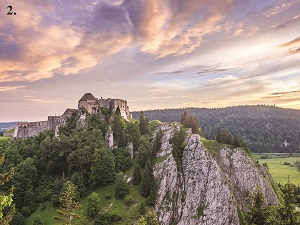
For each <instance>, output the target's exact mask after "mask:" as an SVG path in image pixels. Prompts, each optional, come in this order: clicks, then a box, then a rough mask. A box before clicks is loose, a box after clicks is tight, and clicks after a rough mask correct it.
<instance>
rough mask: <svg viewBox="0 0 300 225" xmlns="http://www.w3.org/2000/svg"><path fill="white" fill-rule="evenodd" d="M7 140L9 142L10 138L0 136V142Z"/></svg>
mask: <svg viewBox="0 0 300 225" xmlns="http://www.w3.org/2000/svg"><path fill="white" fill-rule="evenodd" d="M9 140H10V137H3V136H0V142H4V141H9Z"/></svg>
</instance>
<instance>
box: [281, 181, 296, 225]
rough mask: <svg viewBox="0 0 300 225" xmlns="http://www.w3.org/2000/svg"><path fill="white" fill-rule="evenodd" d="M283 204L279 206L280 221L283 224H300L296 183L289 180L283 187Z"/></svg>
mask: <svg viewBox="0 0 300 225" xmlns="http://www.w3.org/2000/svg"><path fill="white" fill-rule="evenodd" d="M283 193H284V195H283V198H284V201H283V204H282V205H279V207H278V215H279V222H280V224H281V225H299V224H300V212H299V210H298V209H296V203H297V200H296V197H295V185H294V184H292V183H291V181H290V178H289V177H288V182H287V183H286V184H285V185H284V187H283Z"/></svg>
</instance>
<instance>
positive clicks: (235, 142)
mask: <svg viewBox="0 0 300 225" xmlns="http://www.w3.org/2000/svg"><path fill="white" fill-rule="evenodd" d="M232 145H233V146H234V147H236V148H237V147H241V143H240V139H239V137H238V136H237V135H234V137H233V139H232Z"/></svg>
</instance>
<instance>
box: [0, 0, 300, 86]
mask: <svg viewBox="0 0 300 225" xmlns="http://www.w3.org/2000/svg"><path fill="white" fill-rule="evenodd" d="M6 3H8V4H9V1H8V0H4V4H6ZM246 3H247V4H246ZM243 4H246V6H247V7H248V6H249V8H251V4H250V3H248V2H243ZM243 4H241V3H237V2H235V1H232V0H210V1H208V0H205V1H199V0H185V1H182V0H166V1H161V0H136V1H131V0H123V1H121V0H119V1H112V0H110V1H104V0H101V1H93V0H87V1H82V0H74V1H71V0H66V1H50V0H45V1H38V0H28V1H26V3H25V2H22V1H18V2H14V5H13V6H14V8H15V9H16V11H17V16H14V17H9V16H7V17H5V18H4V19H3V20H1V21H0V65H1V66H0V82H10V81H37V80H39V79H43V78H51V77H53V76H55V75H70V74H77V73H85V72H89V71H91V70H94V69H95V68H97V66H99V65H100V64H102V63H103V62H105V61H106V60H109V59H110V57H113V56H115V55H116V54H118V53H120V54H121V52H122V51H126V50H128V49H133V50H132V51H133V52H134V54H135V56H136V57H137V60H140V59H139V56H141V57H148V56H149V58H150V59H151V60H152V59H153V60H157V59H158V58H162V57H166V56H184V55H188V54H190V53H193V52H196V51H197V50H198V49H199V47H202V46H203V45H206V46H208V47H212V48H214V46H213V45H212V44H207V43H209V42H210V38H212V39H213V38H214V37H215V36H214V35H217V34H219V33H220V32H221V31H222V32H223V33H224V32H225V34H222V35H224V37H226V38H238V37H240V36H244V37H245V36H246V37H249V36H253V35H254V34H257V33H259V32H260V31H261V30H262V27H260V26H259V24H256V22H257V20H258V19H257V20H255V19H253V18H256V17H255V16H256V15H253V14H251V12H249V11H246V12H245V13H244V12H243V9H244V8H241V5H243ZM258 5H259V4H258ZM262 5H263V6H262V8H265V5H268V7H267V9H268V10H269V11H268V12H266V14H265V15H266V16H267V17H268V15H274V17H275V16H276V15H277V14H279V13H281V12H283V11H285V10H287V9H290V8H292V7H290V5H289V4H281V3H280V4H278V5H275V6H274V4H272V7H270V3H269V4H267V3H264V4H262ZM247 7H246V8H247ZM252 10H254V11H255V8H254V9H252ZM249 15H250V16H251V20H249V21H250V22H247V21H248V20H244V19H245V18H247V16H249ZM271 17H273V16H271ZM293 20H297V17H294V19H293ZM221 38H222V37H221ZM218 40H219V41H220V38H219V39H218ZM296 52H299V48H297V49H293V53H296ZM204 53H205V52H204ZM145 55H147V56H145ZM126 60H127V59H126ZM229 70H232V68H231V67H228V68H227V67H223V68H221V67H217V68H209V67H208V68H204V69H203V68H200V69H199V71H197V72H198V73H199V74H204V73H220V72H225V71H229ZM159 71H160V70H159ZM165 71H166V70H164V71H163V72H158V73H159V74H164V73H171V74H184V72H185V69H183V70H181V69H180V70H173V71H171V72H168V71H166V72H165ZM99 76H102V74H101V75H99ZM103 76H104V75H103Z"/></svg>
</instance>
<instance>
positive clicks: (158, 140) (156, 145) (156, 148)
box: [152, 129, 163, 156]
mask: <svg viewBox="0 0 300 225" xmlns="http://www.w3.org/2000/svg"><path fill="white" fill-rule="evenodd" d="M162 137H163V133H162V131H161V129H159V131H158V132H157V133H156V136H155V139H154V142H153V150H152V155H153V156H155V154H156V152H158V151H159V150H160V148H161V139H162Z"/></svg>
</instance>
